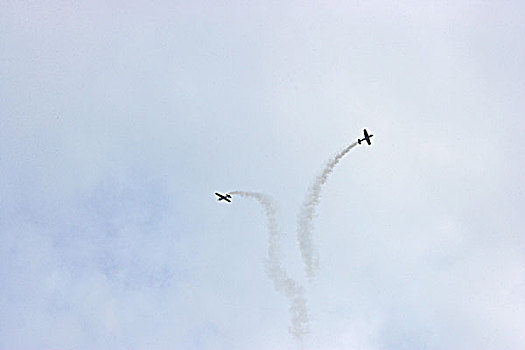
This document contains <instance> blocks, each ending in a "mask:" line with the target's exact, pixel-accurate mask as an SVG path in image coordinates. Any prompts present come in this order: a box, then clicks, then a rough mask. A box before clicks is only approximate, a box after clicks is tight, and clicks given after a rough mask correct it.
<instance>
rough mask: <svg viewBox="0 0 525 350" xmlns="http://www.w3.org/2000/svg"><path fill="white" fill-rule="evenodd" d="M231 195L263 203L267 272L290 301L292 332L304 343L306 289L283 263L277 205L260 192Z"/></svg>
mask: <svg viewBox="0 0 525 350" xmlns="http://www.w3.org/2000/svg"><path fill="white" fill-rule="evenodd" d="M229 193H230V194H231V195H238V196H242V197H248V198H253V199H255V200H257V201H258V202H259V204H261V206H262V207H263V209H264V212H265V214H266V222H267V227H268V257H267V260H266V273H267V274H268V277H270V279H271V280H272V282H273V285H274V288H275V290H276V291H277V292H279V293H283V294H284V295H285V296H286V298H287V299H288V301H289V303H290V307H289V312H290V316H291V319H292V325H291V327H290V328H289V331H290V333H291V334H292V335H293V336H294V337H295V338H296V339H297V340H298V341H299V342H300V343H303V341H304V336H305V335H306V334H308V333H309V322H308V309H307V307H306V298H305V296H304V289H303V287H302V286H300V285H299V284H298V283H297V282H296V281H294V280H293V279H292V278H290V277H289V276H288V274H287V273H286V270H285V269H284V268H283V266H282V264H281V250H280V248H279V240H280V238H281V237H280V231H279V227H278V225H277V215H276V214H277V210H276V206H275V204H274V203H273V201H272V200H271V198H269V197H268V196H266V195H264V194H262V193H258V192H245V191H233V192H229Z"/></svg>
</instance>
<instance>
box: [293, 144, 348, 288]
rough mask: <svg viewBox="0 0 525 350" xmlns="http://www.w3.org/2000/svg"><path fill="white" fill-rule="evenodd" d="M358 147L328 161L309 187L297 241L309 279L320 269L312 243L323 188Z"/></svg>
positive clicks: (299, 221) (300, 217) (302, 208)
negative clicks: (331, 175)
mask: <svg viewBox="0 0 525 350" xmlns="http://www.w3.org/2000/svg"><path fill="white" fill-rule="evenodd" d="M356 145H357V142H354V143H352V144H351V145H349V146H347V147H346V148H344V149H343V150H342V151H341V152H339V153H338V154H336V155H335V156H334V157H333V158H332V159H330V160H329V161H328V163H327V164H326V166H325V167H324V169H323V171H322V172H321V174H319V175H317V177H316V178H315V180H314V182H313V183H312V184H311V185H310V187H308V190H307V191H306V196H305V198H304V201H303V204H302V205H301V209H300V210H299V215H298V220H297V240H298V242H299V249H300V250H301V257H302V259H303V262H304V264H305V269H306V275H307V276H308V278H309V279H312V278H313V277H314V274H315V272H316V271H317V269H318V268H319V254H318V252H317V251H316V249H315V247H314V245H313V241H312V231H313V223H312V221H313V219H314V217H315V216H316V209H317V206H318V205H319V202H320V200H321V188H322V186H323V185H324V184H325V183H326V180H327V179H328V175H330V174H331V173H332V171H333V170H334V168H335V166H336V165H337V164H338V163H339V161H340V160H341V159H342V158H343V157H344V156H345V155H346V154H347V153H348V152H350V150H351V149H352V148H354V147H355V146H356Z"/></svg>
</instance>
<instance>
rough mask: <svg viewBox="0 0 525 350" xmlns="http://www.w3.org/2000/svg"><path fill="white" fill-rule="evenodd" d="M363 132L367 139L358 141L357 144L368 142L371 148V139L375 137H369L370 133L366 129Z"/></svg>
mask: <svg viewBox="0 0 525 350" xmlns="http://www.w3.org/2000/svg"><path fill="white" fill-rule="evenodd" d="M363 132H364V133H365V138H364V139H357V143H359V144H361V142H363V141H366V142H368V145H369V146H370V145H371V144H372V142H370V138H371V137H372V136H374V135H372V134H370V135H368V131H366V129H364V130H363Z"/></svg>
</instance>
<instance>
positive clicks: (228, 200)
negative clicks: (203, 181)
mask: <svg viewBox="0 0 525 350" xmlns="http://www.w3.org/2000/svg"><path fill="white" fill-rule="evenodd" d="M215 195H216V196H217V197H219V199H217V200H218V201H219V202H220V201H222V200H225V201H226V202H228V203H231V202H232V201H231V200H230V198H231V197H232V196H231V195H229V194H228V193H226V194H220V193H217V192H215Z"/></svg>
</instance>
